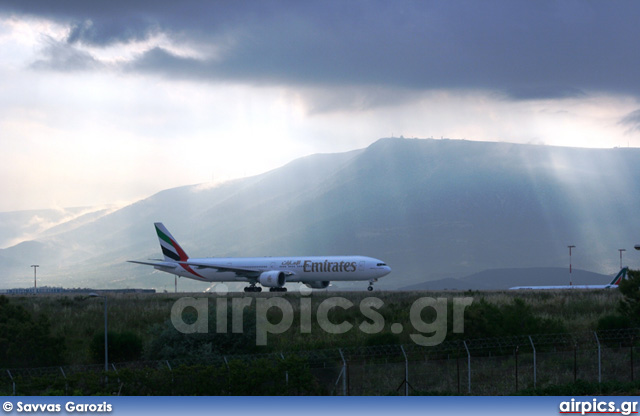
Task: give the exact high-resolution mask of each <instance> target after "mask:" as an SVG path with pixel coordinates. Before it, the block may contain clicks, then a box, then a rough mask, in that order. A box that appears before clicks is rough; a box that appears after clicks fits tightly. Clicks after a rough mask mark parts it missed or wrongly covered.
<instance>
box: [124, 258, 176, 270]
mask: <svg viewBox="0 0 640 416" xmlns="http://www.w3.org/2000/svg"><path fill="white" fill-rule="evenodd" d="M127 261H128V262H129V263H137V264H144V265H145V266H155V267H162V268H163V269H175V268H176V267H178V263H175V262H171V261H154V262H150V261H137V260H127Z"/></svg>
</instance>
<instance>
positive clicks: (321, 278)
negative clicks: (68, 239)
mask: <svg viewBox="0 0 640 416" xmlns="http://www.w3.org/2000/svg"><path fill="white" fill-rule="evenodd" d="M155 228H156V233H157V235H158V241H159V242H160V248H161V250H162V254H163V255H164V260H151V261H139V260H129V261H130V262H131V263H137V264H144V265H147V266H153V267H154V268H155V269H156V270H160V271H163V272H166V273H171V274H174V275H178V276H183V277H188V278H190V279H194V280H199V281H203V282H247V283H249V284H250V286H249V287H246V288H245V291H247V292H259V291H260V290H262V289H261V288H260V287H256V284H258V283H259V284H260V285H261V286H264V287H268V288H270V290H271V291H286V288H285V287H284V285H285V284H286V283H288V282H300V283H304V284H306V285H307V286H309V287H311V288H314V289H324V288H326V287H328V286H329V283H330V282H331V281H356V280H360V281H368V282H369V287H368V290H373V286H372V285H373V282H375V281H377V280H378V279H379V278H381V277H383V276H386V275H387V274H389V273H391V268H390V267H389V266H387V265H386V264H385V263H384V262H383V261H382V260H378V259H375V258H372V257H365V256H308V257H228V258H219V257H211V258H209V257H208V258H190V257H189V256H188V255H187V253H186V252H185V251H184V250H183V249H182V247H180V245H179V244H178V242H177V241H176V239H175V238H174V237H173V236H172V235H171V234H170V233H169V230H167V228H166V227H165V226H164V225H163V224H162V223H159V222H158V223H155Z"/></svg>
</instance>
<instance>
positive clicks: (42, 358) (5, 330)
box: [0, 296, 64, 368]
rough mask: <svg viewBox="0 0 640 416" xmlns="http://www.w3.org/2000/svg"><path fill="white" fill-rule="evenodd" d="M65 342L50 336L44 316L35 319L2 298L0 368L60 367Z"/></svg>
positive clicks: (0, 313)
mask: <svg viewBox="0 0 640 416" xmlns="http://www.w3.org/2000/svg"><path fill="white" fill-rule="evenodd" d="M63 351H64V340H63V338H61V337H54V336H52V335H51V334H50V324H49V320H48V319H47V317H46V316H45V315H38V316H35V317H34V316H32V315H31V314H30V313H29V312H28V311H27V310H26V309H25V308H23V307H22V306H20V305H12V304H11V303H10V302H9V299H7V297H6V296H0V367H5V368H7V367H8V368H13V367H44V366H51V365H60V364H61V363H63V361H62V353H63Z"/></svg>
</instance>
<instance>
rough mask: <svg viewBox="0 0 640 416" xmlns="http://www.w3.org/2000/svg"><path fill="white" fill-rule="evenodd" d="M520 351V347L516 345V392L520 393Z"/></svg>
mask: <svg viewBox="0 0 640 416" xmlns="http://www.w3.org/2000/svg"><path fill="white" fill-rule="evenodd" d="M519 349H520V346H519V345H516V351H515V355H516V391H518V350H519Z"/></svg>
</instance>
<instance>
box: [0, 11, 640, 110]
mask: <svg viewBox="0 0 640 416" xmlns="http://www.w3.org/2000/svg"><path fill="white" fill-rule="evenodd" d="M2 10H4V12H5V13H6V12H10V13H16V14H28V15H35V16H39V17H45V18H50V19H55V20H57V21H61V22H64V23H67V24H68V25H69V26H70V27H71V31H70V34H69V36H68V38H67V42H68V43H69V44H72V45H74V44H78V45H90V46H106V45H111V44H114V43H126V42H131V41H140V40H144V39H148V38H149V37H150V36H151V35H153V34H156V33H164V34H166V35H168V36H169V37H171V38H174V39H176V40H178V41H179V42H181V43H183V44H191V45H195V47H197V48H202V50H203V51H204V52H205V53H203V56H207V53H206V52H207V51H210V50H213V49H216V50H218V51H219V53H218V54H216V55H215V56H214V57H211V58H202V59H194V58H184V57H179V56H177V55H174V54H171V53H169V52H168V51H166V50H162V49H159V48H155V49H153V48H152V49H150V50H149V51H147V52H146V53H144V54H142V55H141V56H140V57H139V59H138V60H137V61H134V62H130V63H129V64H128V66H127V68H128V69H129V70H135V71H140V72H153V73H158V74H161V75H164V76H170V77H172V78H174V77H180V78H186V79H189V78H195V79H204V80H232V81H242V82H250V83H266V84H298V85H300V84H301V85H308V86H322V85H378V86H387V87H402V88H407V89H440V88H447V89H452V88H453V89H465V90H466V89H487V90H495V91H499V92H501V93H502V94H504V95H506V96H508V97H511V98H513V99H537V98H562V97H579V96H582V95H584V94H588V93H590V92H592V91H599V92H610V93H624V94H634V95H636V96H640V83H638V82H637V74H638V73H639V71H640V53H638V48H637V44H638V42H639V41H640V25H638V24H637V16H638V15H640V2H634V1H616V2H609V1H600V2H596V1H581V2H570V1H535V2H532V1H529V0H520V1H518V0H495V1H402V0H401V1H394V2H388V1H382V0H380V1H377V0H371V1H365V0H361V1H356V0H354V1H322V2H308V1H303V2H299V1H290V2H289V1H255V2H235V1H218V2H209V1H193V0H192V1H183V2H176V1H174V0H171V1H168V0H164V1H148V2H147V1H137V2H136V1H126V2H125V1H121V2H119V1H109V2H107V1H104V2H102V1H101V2H86V1H80V0H75V1H71V0H69V1H57V2H51V1H49V0H41V1H37V0H36V1H30V2H23V1H17V0H15V1H8V2H4V3H3V4H2V5H0V11H2Z"/></svg>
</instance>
